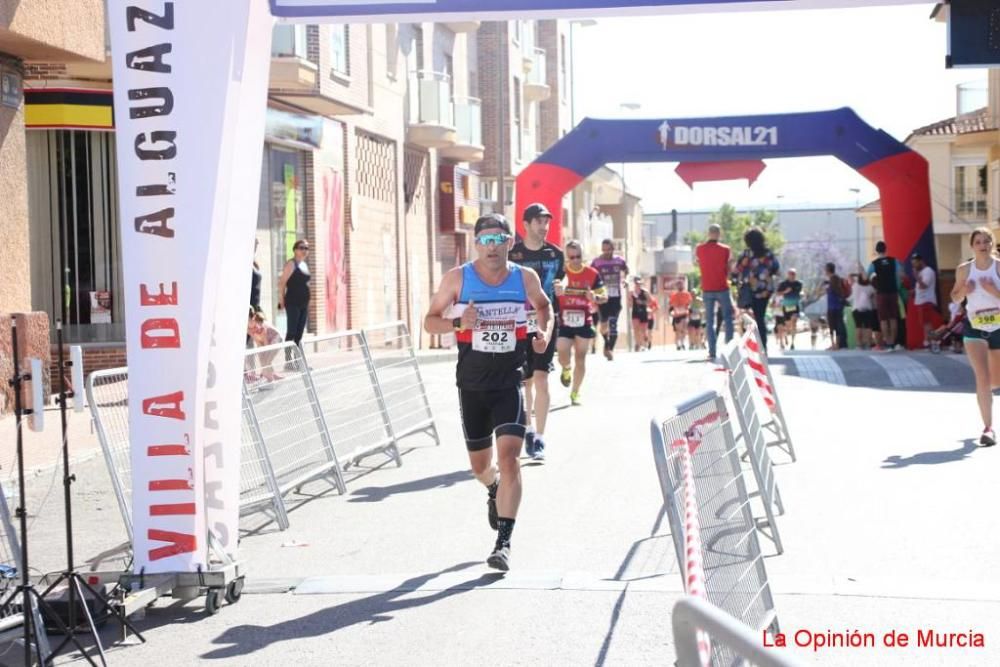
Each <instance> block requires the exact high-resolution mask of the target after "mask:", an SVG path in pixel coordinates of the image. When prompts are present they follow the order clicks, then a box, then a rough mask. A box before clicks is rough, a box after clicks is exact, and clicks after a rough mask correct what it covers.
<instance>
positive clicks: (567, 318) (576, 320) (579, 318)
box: [563, 310, 587, 328]
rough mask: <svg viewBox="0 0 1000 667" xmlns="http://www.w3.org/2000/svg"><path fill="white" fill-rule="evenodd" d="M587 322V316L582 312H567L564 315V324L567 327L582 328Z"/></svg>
mask: <svg viewBox="0 0 1000 667" xmlns="http://www.w3.org/2000/svg"><path fill="white" fill-rule="evenodd" d="M586 322H587V314H586V313H585V312H583V311H582V310H567V311H566V312H564V313H563V324H564V325H565V326H567V327H573V328H576V327H582V326H583V325H584V324H585V323H586Z"/></svg>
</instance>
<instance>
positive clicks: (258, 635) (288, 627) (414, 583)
mask: <svg viewBox="0 0 1000 667" xmlns="http://www.w3.org/2000/svg"><path fill="white" fill-rule="evenodd" d="M478 565H481V563H480V562H478V561H477V562H468V563H459V564H458V565H454V566H452V567H449V568H447V569H445V570H442V571H441V572H435V573H431V574H422V575H420V576H417V577H412V578H410V579H408V580H406V581H405V582H403V583H402V584H401V585H400V586H398V587H396V588H394V589H392V590H390V591H386V592H384V593H378V594H376V595H371V596H369V597H366V598H362V599H360V600H352V601H350V602H345V603H344V604H341V605H337V606H335V607H328V608H326V609H321V610H319V611H316V612H313V613H312V614H308V615H306V616H301V617H299V618H296V619H292V620H288V621H282V622H280V623H276V624H275V625H270V626H261V625H239V626H236V627H233V628H229V629H227V630H226V631H225V632H223V633H222V634H221V635H219V636H218V637H217V638H216V639H215V640H214V641H213V643H215V644H225V646H219V648H216V649H213V650H211V651H209V652H208V653H205V654H203V655H202V656H201V657H202V658H203V659H206V660H215V659H220V658H232V657H235V656H241V655H249V654H251V653H253V652H255V651H259V650H261V649H264V648H267V647H268V646H270V645H271V644H276V643H278V642H283V641H294V640H296V639H303V638H306V637H318V636H322V635H328V634H331V633H333V632H336V631H337V630H341V629H343V628H347V627H350V626H352V625H357V624H359V623H367V624H373V623H382V622H385V621H391V620H392V619H393V617H392V615H391V614H392V613H393V612H397V611H402V610H404V609H411V608H413V607H422V606H424V605H428V604H433V603H435V602H437V601H439V600H443V599H445V598H448V597H451V596H453V595H457V594H459V593H464V592H467V591H470V590H475V589H476V588H479V587H482V586H488V585H490V584H491V583H493V582H495V581H497V580H498V579H501V578H502V577H503V574H502V573H499V572H497V573H489V574H481V575H479V576H478V577H474V578H472V579H470V580H468V581H465V582H462V583H460V584H457V585H455V586H452V587H450V588H446V589H444V590H442V591H437V592H435V593H432V594H430V595H424V596H422V597H407V598H406V599H399V598H400V597H402V596H404V595H408V594H410V593H412V592H413V591H414V590H415V589H417V588H419V587H420V586H423V585H424V584H426V583H428V582H429V581H431V580H432V579H434V578H435V577H438V576H440V575H442V574H446V573H449V572H458V571H461V570H465V569H468V568H470V567H473V566H478Z"/></svg>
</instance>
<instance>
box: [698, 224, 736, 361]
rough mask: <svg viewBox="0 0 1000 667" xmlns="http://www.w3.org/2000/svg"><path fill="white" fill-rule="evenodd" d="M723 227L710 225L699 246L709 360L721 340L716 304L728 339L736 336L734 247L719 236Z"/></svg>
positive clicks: (712, 357)
mask: <svg viewBox="0 0 1000 667" xmlns="http://www.w3.org/2000/svg"><path fill="white" fill-rule="evenodd" d="M721 237H722V227H720V226H719V225H716V224H711V225H709V226H708V240H707V241H705V242H704V243H699V244H698V246H697V247H696V248H695V259H696V261H697V262H698V266H699V268H700V269H701V289H702V301H703V302H704V304H705V324H706V328H707V330H708V331H707V333H708V359H709V361H711V360H713V359H715V354H716V342H717V340H718V329H719V327H718V321H717V320H716V306H718V307H719V308H720V311H719V312H720V313H721V317H722V320H723V322H724V324H725V329H726V342H727V343H728V342H729V341H731V340H732V339H733V299H732V295H731V294H730V293H729V274H730V271H731V270H732V266H733V255H732V250H731V249H730V248H729V246H727V245H726V244H725V243H721V242H720V241H719V239H720V238H721Z"/></svg>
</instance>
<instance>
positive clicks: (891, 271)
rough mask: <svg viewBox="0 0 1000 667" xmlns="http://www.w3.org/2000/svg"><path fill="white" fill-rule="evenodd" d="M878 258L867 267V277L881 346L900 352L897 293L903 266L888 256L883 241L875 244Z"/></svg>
mask: <svg viewBox="0 0 1000 667" xmlns="http://www.w3.org/2000/svg"><path fill="white" fill-rule="evenodd" d="M875 252H876V253H877V254H878V257H876V258H875V260H874V261H873V262H872V263H871V265H869V267H868V276H869V278H870V279H871V281H872V285H873V286H874V287H875V309H876V310H877V311H878V322H879V328H880V329H881V331H882V346H883V349H887V350H901V349H903V346H902V345H899V293H900V287H901V283H900V280H901V278H902V275H903V266H902V264H900V263H899V260H898V259H896V258H895V257H891V256H889V254H888V247H887V246H886V245H885V241H879V242H878V243H876V244H875Z"/></svg>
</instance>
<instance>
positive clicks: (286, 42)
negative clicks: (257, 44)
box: [271, 25, 307, 59]
mask: <svg viewBox="0 0 1000 667" xmlns="http://www.w3.org/2000/svg"><path fill="white" fill-rule="evenodd" d="M306 54H307V51H306V26H304V25H277V26H275V27H274V32H273V36H272V38H271V55H272V56H275V57H279V58H281V57H286V58H287V57H295V58H302V59H305V58H306V57H307V55H306Z"/></svg>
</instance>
